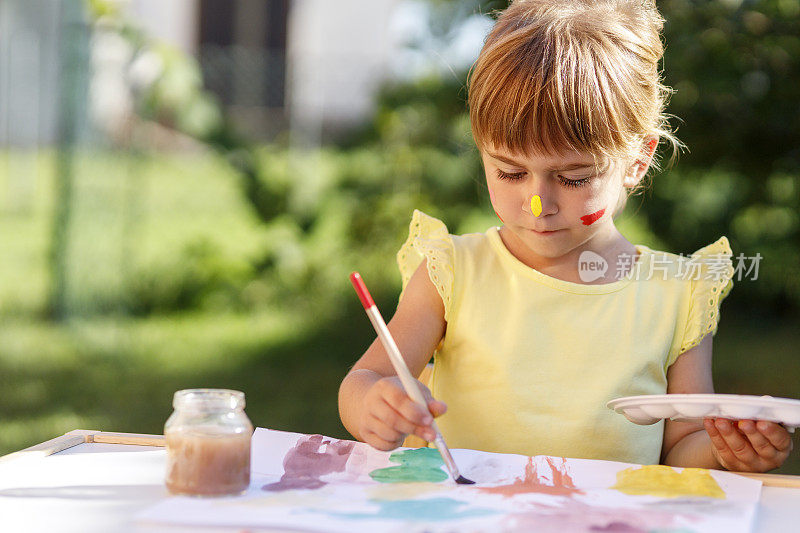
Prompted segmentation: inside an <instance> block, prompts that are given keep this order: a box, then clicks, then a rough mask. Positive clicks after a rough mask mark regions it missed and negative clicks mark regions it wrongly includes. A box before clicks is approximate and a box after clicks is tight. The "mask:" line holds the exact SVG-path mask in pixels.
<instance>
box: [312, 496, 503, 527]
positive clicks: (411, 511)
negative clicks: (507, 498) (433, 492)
mask: <svg viewBox="0 0 800 533" xmlns="http://www.w3.org/2000/svg"><path fill="white" fill-rule="evenodd" d="M373 502H374V503H377V504H378V506H379V509H378V510H377V512H375V513H369V514H368V513H336V512H334V513H332V512H325V514H327V515H329V516H332V517H336V518H345V519H350V520H411V521H415V522H430V521H447V520H462V519H464V518H475V517H478V516H488V515H494V514H505V513H504V512H501V511H497V510H494V509H486V508H480V507H479V508H473V507H470V505H469V504H468V503H466V502H462V501H459V500H454V499H452V498H430V499H427V500H391V501H387V500H380V501H374V500H373Z"/></svg>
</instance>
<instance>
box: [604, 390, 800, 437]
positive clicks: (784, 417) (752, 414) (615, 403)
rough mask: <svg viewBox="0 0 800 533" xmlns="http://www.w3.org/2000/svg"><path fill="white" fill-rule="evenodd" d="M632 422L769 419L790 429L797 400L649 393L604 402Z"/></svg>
mask: <svg viewBox="0 0 800 533" xmlns="http://www.w3.org/2000/svg"><path fill="white" fill-rule="evenodd" d="M606 406H607V407H608V408H609V409H613V410H614V411H616V412H617V413H620V414H622V415H624V416H625V418H627V419H628V420H630V421H631V422H633V423H634V424H639V425H649V424H655V423H656V422H658V421H659V420H661V419H664V418H669V419H671V420H679V421H688V420H697V419H698V418H706V417H719V418H729V419H731V420H769V421H770V422H778V423H780V424H783V425H784V426H786V427H787V428H788V429H789V430H790V431H794V428H797V427H800V400H791V399H788V398H773V397H772V396H745V395H739V394H652V395H646V396H627V397H625V398H617V399H615V400H611V401H610V402H608V403H607V404H606Z"/></svg>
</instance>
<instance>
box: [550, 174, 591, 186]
mask: <svg viewBox="0 0 800 533" xmlns="http://www.w3.org/2000/svg"><path fill="white" fill-rule="evenodd" d="M590 179H592V177H591V176H586V177H585V178H580V179H577V180H571V179H568V178H565V177H564V176H561V175H559V176H558V181H559V182H560V183H561V185H563V186H564V187H567V188H570V189H577V188H578V187H583V186H584V185H586V184H587V183H589V180H590Z"/></svg>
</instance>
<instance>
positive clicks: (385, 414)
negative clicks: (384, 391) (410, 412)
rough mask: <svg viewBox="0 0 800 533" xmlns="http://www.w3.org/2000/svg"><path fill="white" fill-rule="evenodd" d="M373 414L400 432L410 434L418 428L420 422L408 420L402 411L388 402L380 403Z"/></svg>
mask: <svg viewBox="0 0 800 533" xmlns="http://www.w3.org/2000/svg"><path fill="white" fill-rule="evenodd" d="M372 414H373V416H374V417H375V418H376V419H378V420H379V421H381V422H383V423H384V424H385V425H387V426H389V427H390V428H392V429H394V430H395V431H397V432H399V433H403V434H405V435H408V434H409V433H414V430H415V429H417V425H418V424H414V423H413V422H411V421H409V420H407V419H406V418H405V417H404V416H403V415H402V413H399V412H397V411H396V410H395V409H394V408H393V407H392V406H391V405H389V404H388V403H386V402H380V403H378V405H376V406H375V409H374V411H373V412H372Z"/></svg>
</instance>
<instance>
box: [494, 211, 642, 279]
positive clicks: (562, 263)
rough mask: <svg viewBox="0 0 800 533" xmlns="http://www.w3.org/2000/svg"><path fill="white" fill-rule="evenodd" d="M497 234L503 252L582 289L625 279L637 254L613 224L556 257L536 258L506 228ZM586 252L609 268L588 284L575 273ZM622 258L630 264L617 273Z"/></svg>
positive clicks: (536, 256)
mask: <svg viewBox="0 0 800 533" xmlns="http://www.w3.org/2000/svg"><path fill="white" fill-rule="evenodd" d="M499 233H500V238H501V240H502V241H503V244H504V245H505V247H506V249H508V251H509V252H510V253H511V254H512V255H513V256H514V257H516V258H517V259H518V260H519V261H520V262H522V263H523V264H525V265H526V266H528V267H530V268H533V269H535V270H538V271H539V272H541V273H542V274H545V275H546V276H550V277H552V278H556V279H560V280H563V281H569V282H573V283H580V284H584V285H601V284H606V283H612V282H615V281H618V280H619V279H620V277H621V276H625V275H627V273H628V270H630V268H632V263H634V262H635V261H636V256H637V254H638V251H637V250H636V247H635V246H634V245H633V244H631V243H630V242H629V241H628V240H627V239H626V238H625V237H624V236H623V235H622V234H621V233H620V232H619V230H618V229H617V228H616V226H614V224H613V223H611V224H608V225H607V226H606V227H605V228H604V229H603V230H602V231H599V232H598V233H596V234H595V235H593V236H592V238H591V239H589V240H588V241H586V242H584V243H582V244H580V245H579V246H577V247H575V248H573V249H572V250H569V251H568V252H567V253H565V254H563V255H560V256H557V257H546V256H541V255H538V254H536V253H535V252H534V251H533V250H531V249H530V248H528V247H527V246H526V245H525V244H524V243H523V242H522V241H521V240H520V239H519V238H518V237H517V236H516V235H514V233H513V232H512V231H510V230H509V229H508V228H507V227H505V226H503V227H502V228H500V232H499ZM585 251H591V252H594V253H595V254H597V255H599V256H601V257H602V258H603V259H605V261H606V262H607V264H608V269H607V270H606V272H605V274H604V275H603V276H602V277H600V278H598V279H596V280H594V281H591V282H588V283H587V282H585V281H583V280H581V278H580V275H579V271H578V261H579V259H580V256H581V254H582V253H583V252H585ZM622 256H627V257H630V258H632V261H630V262H629V263H628V264H629V265H630V268H628V269H627V270H625V271H623V272H620V271H619V269H618V268H617V264H618V259H619V258H620V257H622Z"/></svg>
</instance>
